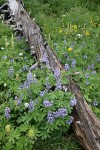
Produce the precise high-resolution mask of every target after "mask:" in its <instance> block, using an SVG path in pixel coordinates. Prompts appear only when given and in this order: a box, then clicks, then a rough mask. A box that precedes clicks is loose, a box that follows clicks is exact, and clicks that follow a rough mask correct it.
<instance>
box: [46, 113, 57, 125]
mask: <svg viewBox="0 0 100 150" xmlns="http://www.w3.org/2000/svg"><path fill="white" fill-rule="evenodd" d="M47 120H48V122H49V123H50V124H52V123H53V122H54V120H55V118H54V115H53V113H52V112H50V111H49V112H48V115H47Z"/></svg>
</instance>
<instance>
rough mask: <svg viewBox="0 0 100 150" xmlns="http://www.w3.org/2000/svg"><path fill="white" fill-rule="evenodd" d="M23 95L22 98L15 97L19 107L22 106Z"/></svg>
mask: <svg viewBox="0 0 100 150" xmlns="http://www.w3.org/2000/svg"><path fill="white" fill-rule="evenodd" d="M22 97H23V96H22V95H20V97H19V98H18V97H17V96H15V101H17V105H18V106H20V104H21V103H22Z"/></svg>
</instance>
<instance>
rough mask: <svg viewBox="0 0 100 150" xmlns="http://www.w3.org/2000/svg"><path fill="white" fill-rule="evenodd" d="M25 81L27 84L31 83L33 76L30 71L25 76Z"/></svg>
mask: <svg viewBox="0 0 100 150" xmlns="http://www.w3.org/2000/svg"><path fill="white" fill-rule="evenodd" d="M27 81H28V83H33V75H32V73H31V72H30V71H29V72H28V74H27Z"/></svg>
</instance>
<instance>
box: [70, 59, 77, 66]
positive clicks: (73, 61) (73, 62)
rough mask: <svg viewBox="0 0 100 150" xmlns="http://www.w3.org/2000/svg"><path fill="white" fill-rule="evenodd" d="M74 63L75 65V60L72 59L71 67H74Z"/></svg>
mask: <svg viewBox="0 0 100 150" xmlns="http://www.w3.org/2000/svg"><path fill="white" fill-rule="evenodd" d="M75 65H76V60H75V59H73V60H72V63H71V66H72V68H74V67H75Z"/></svg>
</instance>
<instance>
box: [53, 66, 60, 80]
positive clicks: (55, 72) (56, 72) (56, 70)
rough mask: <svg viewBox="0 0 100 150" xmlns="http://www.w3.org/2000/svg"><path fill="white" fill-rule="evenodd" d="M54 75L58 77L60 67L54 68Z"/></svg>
mask: <svg viewBox="0 0 100 150" xmlns="http://www.w3.org/2000/svg"><path fill="white" fill-rule="evenodd" d="M54 77H55V78H56V79H58V78H59V77H60V69H58V68H55V70H54Z"/></svg>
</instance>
